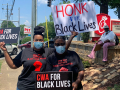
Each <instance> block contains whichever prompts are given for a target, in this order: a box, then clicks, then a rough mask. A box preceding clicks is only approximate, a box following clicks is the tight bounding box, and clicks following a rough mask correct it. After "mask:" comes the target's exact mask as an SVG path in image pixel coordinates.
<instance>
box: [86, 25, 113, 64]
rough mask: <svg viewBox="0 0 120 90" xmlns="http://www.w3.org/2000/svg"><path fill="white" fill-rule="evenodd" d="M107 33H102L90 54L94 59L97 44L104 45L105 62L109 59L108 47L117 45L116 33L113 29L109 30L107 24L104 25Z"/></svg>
mask: <svg viewBox="0 0 120 90" xmlns="http://www.w3.org/2000/svg"><path fill="white" fill-rule="evenodd" d="M103 28H104V31H105V33H103V34H102V36H101V37H100V39H99V40H98V42H97V43H96V44H95V45H94V47H93V49H92V51H91V53H90V54H89V55H88V57H89V58H91V59H94V58H95V51H94V49H95V47H96V45H101V46H103V60H102V61H104V62H106V61H107V54H108V47H109V46H115V34H114V32H113V31H110V30H109V27H108V26H107V25H105V26H104V27H103Z"/></svg>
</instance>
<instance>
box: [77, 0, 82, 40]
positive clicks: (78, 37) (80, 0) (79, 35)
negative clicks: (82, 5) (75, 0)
mask: <svg viewBox="0 0 120 90" xmlns="http://www.w3.org/2000/svg"><path fill="white" fill-rule="evenodd" d="M79 2H82V0H79ZM80 37H81V34H80V33H78V35H77V41H80Z"/></svg>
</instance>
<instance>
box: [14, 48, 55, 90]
mask: <svg viewBox="0 0 120 90" xmlns="http://www.w3.org/2000/svg"><path fill="white" fill-rule="evenodd" d="M54 50H55V49H54V48H45V49H42V50H41V51H39V52H38V51H37V52H36V51H34V50H33V48H26V49H24V50H23V51H21V52H20V53H19V54H18V55H17V56H16V57H15V58H14V59H13V63H14V64H15V65H16V67H20V66H22V65H23V70H22V73H21V74H20V75H19V77H18V83H17V87H18V88H19V89H20V90H35V72H37V71H40V72H43V71H44V69H45V66H46V58H47V57H48V56H49V55H50V54H51V53H52V52H54Z"/></svg>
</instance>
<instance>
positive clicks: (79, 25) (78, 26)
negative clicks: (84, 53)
mask: <svg viewBox="0 0 120 90" xmlns="http://www.w3.org/2000/svg"><path fill="white" fill-rule="evenodd" d="M78 27H79V31H84V29H80V22H79V21H78Z"/></svg>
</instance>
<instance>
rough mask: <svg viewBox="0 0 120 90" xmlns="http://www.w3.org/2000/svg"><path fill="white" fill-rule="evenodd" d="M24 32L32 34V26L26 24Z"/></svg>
mask: <svg viewBox="0 0 120 90" xmlns="http://www.w3.org/2000/svg"><path fill="white" fill-rule="evenodd" d="M24 34H31V27H30V26H24Z"/></svg>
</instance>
